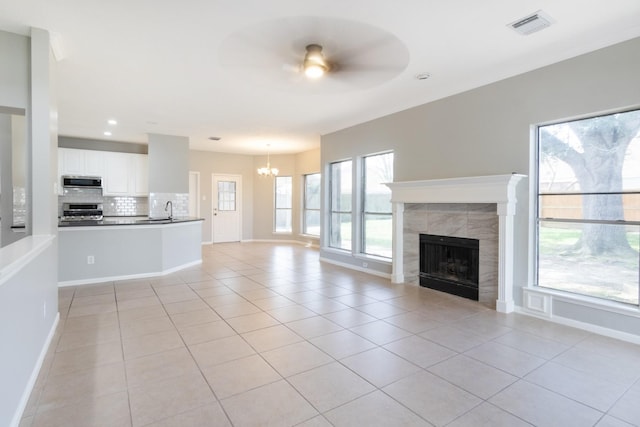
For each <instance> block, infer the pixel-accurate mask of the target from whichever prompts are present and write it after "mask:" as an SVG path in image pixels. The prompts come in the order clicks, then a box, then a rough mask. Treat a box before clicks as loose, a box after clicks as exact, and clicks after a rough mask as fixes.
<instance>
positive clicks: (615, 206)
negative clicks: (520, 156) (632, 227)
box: [539, 194, 640, 221]
mask: <svg viewBox="0 0 640 427" xmlns="http://www.w3.org/2000/svg"><path fill="white" fill-rule="evenodd" d="M539 207H540V218H561V219H576V220H577V219H586V220H607V221H619V220H625V219H626V220H627V221H637V220H638V219H639V217H640V215H638V214H639V213H640V194H541V195H540V202H539Z"/></svg>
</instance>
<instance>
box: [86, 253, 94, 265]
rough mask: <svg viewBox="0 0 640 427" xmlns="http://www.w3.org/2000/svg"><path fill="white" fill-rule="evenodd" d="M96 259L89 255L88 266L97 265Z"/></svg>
mask: <svg viewBox="0 0 640 427" xmlns="http://www.w3.org/2000/svg"><path fill="white" fill-rule="evenodd" d="M95 262H96V259H95V257H94V256H93V255H88V256H87V264H95Z"/></svg>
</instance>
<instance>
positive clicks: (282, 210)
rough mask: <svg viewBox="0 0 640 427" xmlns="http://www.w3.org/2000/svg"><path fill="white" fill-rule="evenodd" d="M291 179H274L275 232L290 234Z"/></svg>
mask: <svg viewBox="0 0 640 427" xmlns="http://www.w3.org/2000/svg"><path fill="white" fill-rule="evenodd" d="M292 182H293V180H292V178H291V177H290V176H277V177H276V178H275V192H276V194H275V214H274V226H273V228H274V230H275V231H276V232H290V231H291V230H292V227H291V204H292V202H291V199H292V197H291V193H292Z"/></svg>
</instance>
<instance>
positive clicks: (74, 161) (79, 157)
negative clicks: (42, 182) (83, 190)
mask: <svg viewBox="0 0 640 427" xmlns="http://www.w3.org/2000/svg"><path fill="white" fill-rule="evenodd" d="M85 151H87V150H76V149H73V148H59V149H58V172H59V173H58V175H59V177H60V176H62V175H86V173H85V161H84V160H85ZM59 177H58V178H59Z"/></svg>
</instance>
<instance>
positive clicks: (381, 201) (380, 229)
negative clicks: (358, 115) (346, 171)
mask: <svg viewBox="0 0 640 427" xmlns="http://www.w3.org/2000/svg"><path fill="white" fill-rule="evenodd" d="M363 163H364V164H363V170H364V176H363V191H362V200H363V212H362V216H361V218H362V252H363V253H365V254H369V255H378V256H383V257H387V258H391V234H392V230H393V227H392V221H391V190H390V189H389V187H387V186H386V185H384V183H386V182H393V153H385V154H377V155H375V156H367V157H365V158H364V160H363Z"/></svg>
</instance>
